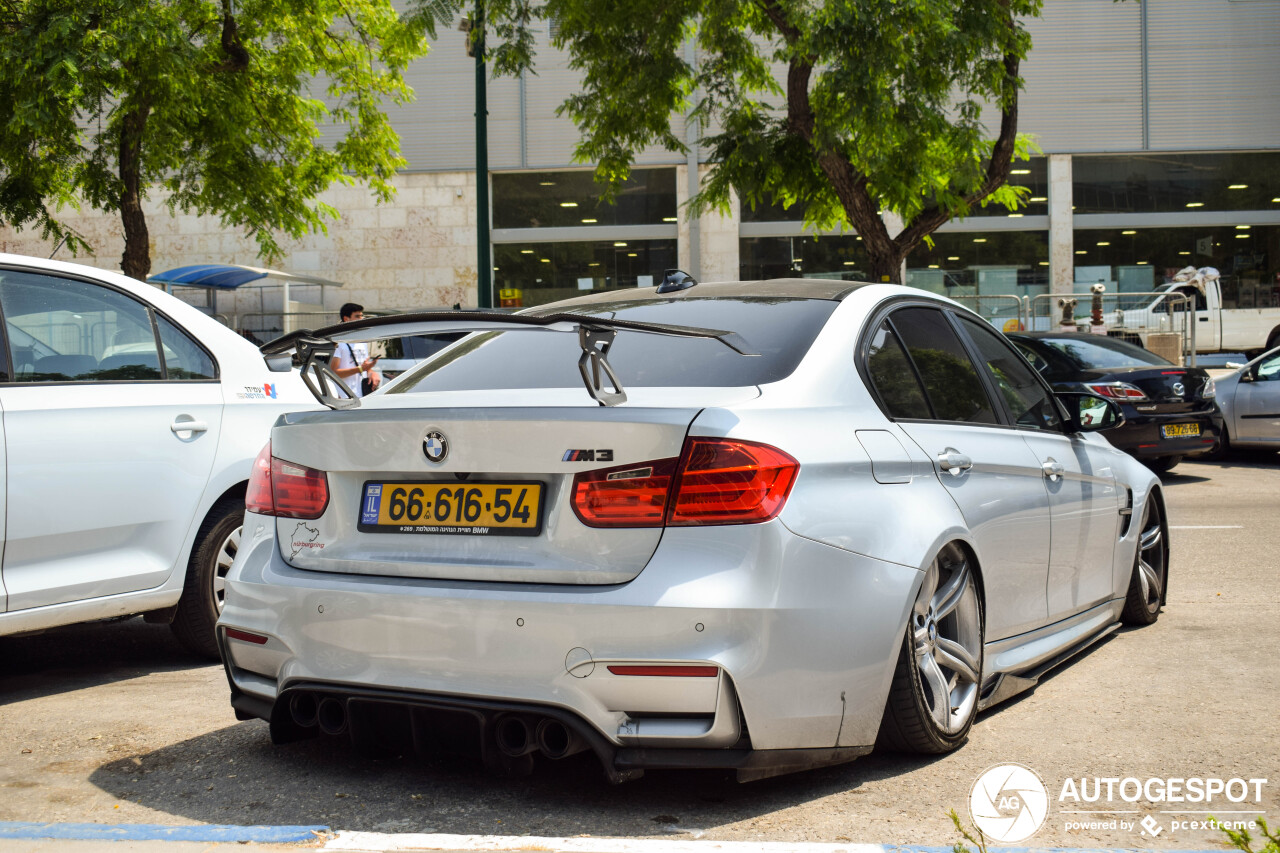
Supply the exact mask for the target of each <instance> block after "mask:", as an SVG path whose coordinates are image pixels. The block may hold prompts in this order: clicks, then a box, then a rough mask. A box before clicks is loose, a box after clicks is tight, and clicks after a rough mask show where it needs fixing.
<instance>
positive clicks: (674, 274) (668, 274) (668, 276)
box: [658, 270, 698, 293]
mask: <svg viewBox="0 0 1280 853" xmlns="http://www.w3.org/2000/svg"><path fill="white" fill-rule="evenodd" d="M697 283H698V280H697V279H696V278H694V277H693V276H691V275H689V274H688V273H687V272H685V271H684V270H666V271H665V272H663V274H662V284H659V285H658V293H672V292H674V291H677V290H688V289H689V288H691V287H693V286H694V285H695V284H697Z"/></svg>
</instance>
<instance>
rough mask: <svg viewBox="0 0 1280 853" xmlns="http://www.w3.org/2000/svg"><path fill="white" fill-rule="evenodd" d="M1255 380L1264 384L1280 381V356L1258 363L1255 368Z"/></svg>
mask: <svg viewBox="0 0 1280 853" xmlns="http://www.w3.org/2000/svg"><path fill="white" fill-rule="evenodd" d="M1253 378H1254V379H1257V380H1260V381H1262V382H1275V381H1280V355H1273V356H1272V357H1271V358H1269V359H1267V360H1266V361H1260V362H1258V363H1257V365H1255V366H1254V368H1253Z"/></svg>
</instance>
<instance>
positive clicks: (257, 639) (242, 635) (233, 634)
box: [225, 628, 267, 646]
mask: <svg viewBox="0 0 1280 853" xmlns="http://www.w3.org/2000/svg"><path fill="white" fill-rule="evenodd" d="M225 630H226V632H227V639H228V640H244V641H245V642H246V643H253V644H254V645H255V646H261V645H264V644H266V642H267V638H266V637H264V636H263V635H261V634H250V633H249V632H248V631H241V630H240V629H239V628H227V629H225Z"/></svg>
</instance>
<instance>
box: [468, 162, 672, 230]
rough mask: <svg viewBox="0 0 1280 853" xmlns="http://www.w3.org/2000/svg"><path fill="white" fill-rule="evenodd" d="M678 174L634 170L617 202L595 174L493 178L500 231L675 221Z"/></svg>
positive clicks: (505, 174)
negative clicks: (605, 195)
mask: <svg viewBox="0 0 1280 853" xmlns="http://www.w3.org/2000/svg"><path fill="white" fill-rule="evenodd" d="M676 221H677V214H676V170H675V169H671V168H667V169H634V170H632V172H631V176H630V177H629V178H628V179H627V180H626V181H625V182H624V183H623V184H622V186H620V187H619V188H618V190H617V195H616V196H615V197H614V200H613V203H612V204H610V203H609V202H606V201H603V200H602V199H601V198H600V185H599V184H598V183H596V181H595V175H594V173H593V172H589V171H586V172H519V173H508V172H499V173H495V174H494V175H493V227H494V228H567V227H584V226H585V227H589V226H601V225H605V226H607V225H654V224H662V223H664V222H665V223H675V222H676Z"/></svg>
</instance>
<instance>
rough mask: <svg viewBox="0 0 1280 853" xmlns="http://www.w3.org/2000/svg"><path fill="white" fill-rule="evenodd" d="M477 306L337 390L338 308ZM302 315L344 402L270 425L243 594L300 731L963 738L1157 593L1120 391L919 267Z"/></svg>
mask: <svg viewBox="0 0 1280 853" xmlns="http://www.w3.org/2000/svg"><path fill="white" fill-rule="evenodd" d="M691 283H692V284H693V286H690V285H691ZM464 328H465V329H468V330H471V331H472V332H473V333H472V334H469V335H468V336H467V337H465V338H463V339H462V340H460V341H458V342H457V343H455V344H453V345H452V346H451V347H449V348H447V349H445V350H444V351H442V352H441V353H439V354H437V355H436V356H434V357H432V358H431V359H429V360H428V361H426V362H424V363H422V364H420V365H418V366H417V367H416V368H414V369H412V370H410V371H409V372H407V373H405V374H404V375H403V376H401V377H400V378H399V379H397V380H396V381H395V382H393V383H390V385H389V386H388V387H387V388H386V389H385V390H384V391H382V392H380V393H377V394H374V395H372V396H370V397H366V398H364V399H363V400H361V401H359V402H358V404H357V403H355V402H353V401H349V400H344V399H342V398H341V397H339V396H335V395H334V394H331V393H330V392H329V391H328V390H327V389H328V386H329V384H332V383H331V377H330V379H329V380H326V378H325V376H324V362H325V361H326V359H325V352H326V351H331V350H332V348H333V347H334V346H336V345H337V344H338V342H341V341H346V340H368V339H373V338H377V337H378V336H391V335H399V334H409V333H414V332H415V331H418V332H420V331H422V330H423V329H433V330H436V331H450V330H453V331H456V330H460V329H464ZM294 349H297V350H298V351H299V352H300V353H301V356H302V358H304V359H305V360H307V362H308V363H309V364H310V365H312V367H311V368H309V369H308V373H307V374H305V375H307V376H308V377H309V379H308V381H309V382H312V384H313V386H314V389H315V390H316V392H317V395H318V396H319V397H320V398H321V399H322V400H324V401H325V402H327V403H328V404H329V405H330V406H332V407H334V410H332V411H322V412H318V413H301V414H296V415H293V414H291V415H286V416H284V417H282V418H281V419H280V421H279V422H278V423H277V425H276V427H275V429H274V430H273V432H272V436H271V443H270V444H269V445H268V447H267V448H265V449H264V450H263V454H262V456H261V457H259V462H258V466H257V469H256V475H255V478H254V481H253V483H252V484H251V487H250V489H249V495H248V497H247V500H246V503H247V505H248V513H247V514H246V516H245V525H244V531H245V532H244V538H243V540H242V542H241V550H240V552H239V554H238V556H237V558H236V562H235V565H234V567H233V569H232V572H231V575H230V577H229V579H228V589H227V595H226V606H225V608H224V610H223V612H222V617H221V620H220V622H219V626H220V639H221V642H222V650H223V655H224V659H225V662H226V668H227V673H228V677H229V679H230V683H231V689H232V704H233V706H234V707H235V710H236V713H237V715H238V716H239V717H241V718H242V719H247V718H251V717H258V718H261V719H264V720H267V721H269V722H270V725H271V733H272V737H273V740H274V741H275V742H277V743H279V742H285V741H289V740H294V739H298V738H304V737H311V736H316V735H319V734H325V735H329V736H346V737H350V738H351V740H352V742H353V743H354V744H355V745H356V746H357V747H358V748H360V749H362V750H364V751H367V752H370V753H372V754H375V755H378V754H383V755H385V754H388V753H395V752H399V751H405V750H409V749H415V750H417V751H420V752H426V753H430V752H434V751H440V750H458V749H467V750H470V751H473V752H477V753H479V754H480V755H481V756H483V757H484V758H485V760H486V761H487V762H489V763H491V764H494V765H498V766H502V767H505V768H506V769H507V770H509V771H514V772H527V771H528V770H529V769H530V768H531V767H532V766H533V763H534V758H535V756H541V757H542V758H546V759H559V758H563V757H565V756H567V755H570V754H573V753H575V752H580V751H585V750H590V751H591V752H593V753H594V754H595V755H596V756H597V757H598V758H599V760H600V762H601V763H602V764H603V766H604V768H605V771H606V774H607V776H608V777H609V778H610V779H612V780H613V781H621V780H624V779H627V778H632V777H634V776H636V775H638V774H639V773H641V772H643V770H644V769H646V768H676V767H718V768H730V769H734V770H736V771H737V774H738V778H739V779H742V780H748V779H756V778H761V777H764V776H769V775H775V774H778V773H785V772H790V771H795V770H802V769H806V768H810V767H816V766H822V765H828V764H834V763H838V762H843V761H848V760H850V759H852V758H855V757H856V756H859V755H863V754H865V753H867V752H870V751H871V750H872V749H873V748H874V747H876V746H877V745H880V746H884V747H887V748H893V749H901V750H908V751H914V752H922V753H939V752H945V751H948V750H951V749H954V748H956V747H957V746H959V745H960V744H961V743H962V742H963V741H964V739H965V737H966V735H967V733H968V731H969V728H970V726H971V724H972V722H973V720H974V717H975V715H976V713H977V712H978V710H980V709H982V708H985V707H987V706H990V705H992V704H994V703H996V702H999V701H1001V700H1003V699H1005V698H1007V697H1009V696H1011V695H1013V694H1015V693H1017V692H1019V691H1021V690H1024V689H1027V688H1029V687H1031V686H1033V685H1034V684H1035V683H1036V680H1037V679H1038V678H1039V677H1040V676H1041V675H1042V674H1043V673H1045V672H1046V671H1047V670H1049V669H1050V668H1052V667H1054V666H1056V665H1057V664H1059V663H1061V662H1062V661H1064V660H1065V659H1066V658H1068V657H1070V656H1071V655H1073V654H1075V653H1077V652H1079V651H1080V650H1082V649H1084V648H1086V647H1087V646H1089V645H1090V644H1091V643H1093V642H1095V641H1096V640H1098V639H1100V638H1102V637H1104V636H1106V635H1107V634H1109V633H1110V632H1112V631H1114V630H1115V629H1116V628H1117V627H1119V625H1120V624H1121V623H1122V622H1125V623H1131V624H1147V623H1150V622H1153V621H1155V619H1156V618H1157V616H1158V614H1159V610H1160V607H1161V603H1162V601H1163V597H1164V590H1165V581H1166V577H1167V570H1168V550H1167V544H1166V543H1167V541H1168V540H1167V534H1166V521H1165V511H1164V502H1163V498H1162V496H1161V491H1160V484H1159V482H1158V481H1157V479H1156V478H1155V477H1154V476H1153V475H1152V474H1151V472H1150V471H1148V470H1147V469H1146V468H1145V467H1143V466H1142V465H1140V464H1139V463H1137V462H1136V461H1134V460H1133V459H1132V458H1131V457H1129V456H1128V455H1126V454H1124V453H1121V452H1119V451H1117V450H1115V449H1114V448H1112V447H1111V446H1110V445H1109V444H1108V443H1107V441H1106V440H1105V439H1104V438H1102V437H1101V436H1100V435H1098V434H1097V432H1095V430H1098V429H1102V428H1106V427H1109V426H1113V425H1115V423H1116V418H1117V417H1119V412H1118V409H1117V408H1116V407H1115V406H1114V404H1112V403H1110V402H1108V401H1106V400H1103V399H1101V398H1098V397H1093V396H1090V395H1085V394H1076V395H1060V396H1058V397H1055V395H1054V394H1053V393H1052V392H1051V391H1050V390H1049V388H1048V387H1047V386H1046V385H1045V383H1044V381H1043V380H1042V379H1041V378H1040V377H1039V376H1038V375H1037V374H1036V372H1035V371H1034V370H1033V369H1031V367H1030V366H1029V365H1028V364H1027V363H1026V362H1025V361H1024V360H1023V358H1022V357H1021V356H1020V355H1019V354H1018V353H1017V351H1016V350H1015V349H1013V347H1012V346H1010V344H1009V343H1008V342H1007V341H1006V340H1005V339H1004V338H1003V337H1002V336H1001V335H1000V334H998V333H997V332H995V331H994V330H993V329H992V327H991V326H990V325H988V324H987V323H985V322H983V321H982V320H981V319H980V318H979V317H978V316H977V315H975V314H972V313H971V312H969V311H967V310H965V309H964V308H961V307H959V306H958V305H956V304H955V303H953V302H951V301H949V300H946V299H944V298H941V297H935V296H932V295H930V294H928V293H923V292H921V291H918V290H913V289H909V288H905V287H897V286H890V285H870V284H859V283H850V282H842V281H823V280H801V279H784V280H776V281H762V282H730V283H721V284H701V285H697V284H696V283H693V282H692V279H689V278H687V277H683V276H682V274H681V275H676V276H669V277H668V278H667V280H665V281H664V282H663V284H662V285H660V286H658V287H656V288H646V289H642V290H636V291H628V292H610V293H600V294H595V295H591V296H585V297H582V298H578V299H573V300H568V301H566V302H561V303H557V304H554V305H550V306H543V307H541V308H538V309H534V310H531V311H527V312H523V313H522V314H519V315H499V314H484V313H477V314H471V315H469V316H468V317H466V318H464V319H459V318H458V316H457V315H456V314H455V315H453V316H452V317H449V316H447V315H444V314H440V315H419V316H416V317H415V316H413V315H408V316H401V317H393V318H381V319H377V320H370V321H364V322H362V323H358V324H357V323H352V324H346V325H345V326H341V327H338V326H335V327H330V328H329V329H325V330H321V331H320V332H318V333H312V334H300V335H294V336H291V337H290V338H287V339H281V341H279V342H275V343H273V344H268V345H265V346H264V347H263V351H264V353H266V354H267V356H268V359H269V361H271V362H272V363H273V364H275V365H276V366H277V367H281V368H283V367H287V364H288V360H289V358H288V356H289V354H290V353H291V352H292V351H293V350H294ZM327 383H328V384H327ZM1064 404H1065V405H1064Z"/></svg>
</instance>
